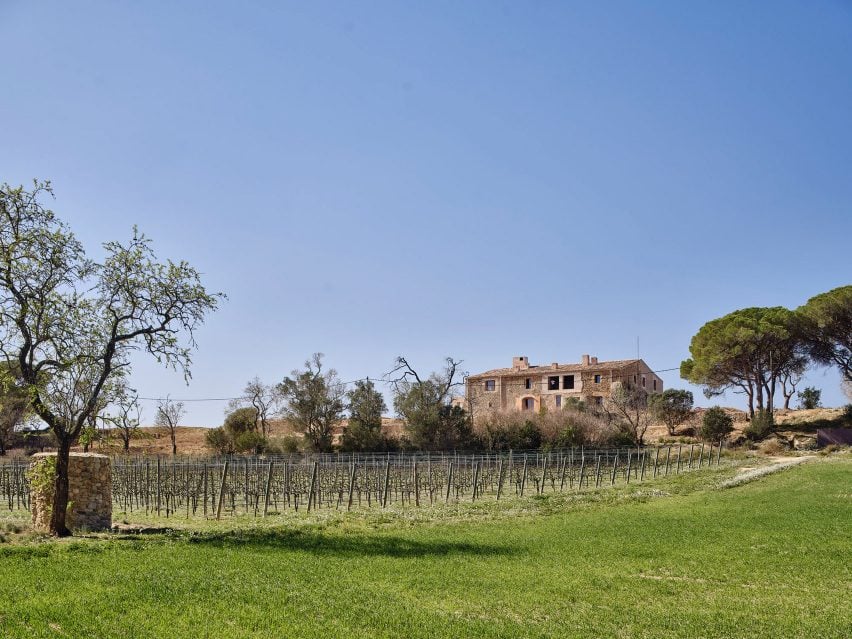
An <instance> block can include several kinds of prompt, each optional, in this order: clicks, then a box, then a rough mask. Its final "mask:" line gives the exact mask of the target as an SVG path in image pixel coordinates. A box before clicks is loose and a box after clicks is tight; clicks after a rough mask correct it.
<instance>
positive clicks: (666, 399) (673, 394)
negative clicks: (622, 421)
mask: <svg viewBox="0 0 852 639" xmlns="http://www.w3.org/2000/svg"><path fill="white" fill-rule="evenodd" d="M692 405H693V397H692V393H691V392H690V391H688V390H679V389H674V388H669V389H666V390H664V391H663V392H662V393H656V394H653V395H651V396H650V397H649V398H648V406H649V408H650V409H651V414H652V415H653V416H654V418H655V419H657V420H659V421H661V422H663V423H664V424H665V425H666V428H667V429H668V431H669V435H674V434H675V430H676V429H677V427H678V426H680V425H681V424H683V423H684V422H685V421H686V420H687V419H689V418H690V416H691V415H692Z"/></svg>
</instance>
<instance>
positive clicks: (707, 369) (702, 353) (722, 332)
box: [680, 306, 804, 410]
mask: <svg viewBox="0 0 852 639" xmlns="http://www.w3.org/2000/svg"><path fill="white" fill-rule="evenodd" d="M801 326H802V322H801V319H800V317H799V315H798V314H796V313H794V312H793V311H791V310H789V309H786V308H783V307H781V306H776V307H772V308H746V309H742V310H739V311H734V312H733V313H729V314H728V315H725V316H724V317H721V318H719V319H715V320H712V321H710V322H707V323H706V324H705V325H704V326H702V327H701V329H699V331H698V333H696V334H695V336H694V337H693V338H692V341H691V342H690V345H689V352H690V354H691V357H690V358H689V359H687V360H684V361H683V362H682V363H681V366H680V375H681V377H682V378H683V379H686V380H687V381H689V382H692V383H693V384H698V385H699V386H704V387H705V393H706V394H707V395H708V396H713V395H718V394H721V393H722V392H724V391H725V390H728V389H734V390H737V391H739V392H744V393H746V394H747V395H748V396H749V402H750V406H751V405H752V401H753V400H752V398H756V399H757V408H758V410H762V409H763V408H769V406H768V405H767V404H766V403H765V402H764V397H763V395H762V389H763V387H764V386H766V387H769V386H772V385H773V382H775V381H777V380H778V379H779V378H780V377H781V376H782V375H784V374H786V373H787V372H788V371H789V370H791V369H793V368H797V367H798V366H799V365H800V363H801V356H802V350H803V348H804V345H803V337H802V327H801ZM767 399H768V398H767Z"/></svg>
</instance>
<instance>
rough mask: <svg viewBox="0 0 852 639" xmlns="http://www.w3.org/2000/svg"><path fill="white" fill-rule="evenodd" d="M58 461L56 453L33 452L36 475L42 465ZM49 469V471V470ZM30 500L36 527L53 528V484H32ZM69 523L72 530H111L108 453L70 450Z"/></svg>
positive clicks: (47, 466)
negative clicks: (51, 516) (72, 451)
mask: <svg viewBox="0 0 852 639" xmlns="http://www.w3.org/2000/svg"><path fill="white" fill-rule="evenodd" d="M55 464H56V453H37V454H35V455H33V457H32V462H31V464H30V468H31V469H32V471H34V472H35V474H36V475H38V474H40V472H41V471H40V470H39V468H40V467H41V468H49V467H50V466H53V467H54V468H55V467H56V466H55ZM48 472H49V471H48ZM30 490H31V495H30V504H31V510H32V516H33V527H34V528H35V529H36V530H48V529H49V528H50V513H51V506H52V504H53V484H52V483H50V482H47V483H45V485H44V486H37V485H33V483H32V482H31V484H30ZM66 523H67V525H68V528H70V529H71V530H87V531H96V530H109V529H110V528H111V527H112V475H111V474H110V466H109V457H107V456H106V455H97V454H95V453H71V458H70V459H69V460H68V513H67V515H66Z"/></svg>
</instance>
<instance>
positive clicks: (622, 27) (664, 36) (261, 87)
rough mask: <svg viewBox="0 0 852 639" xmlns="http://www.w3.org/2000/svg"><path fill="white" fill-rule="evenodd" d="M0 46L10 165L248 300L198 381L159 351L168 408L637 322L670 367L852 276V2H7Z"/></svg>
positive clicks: (619, 334) (194, 417) (204, 414)
mask: <svg viewBox="0 0 852 639" xmlns="http://www.w3.org/2000/svg"><path fill="white" fill-rule="evenodd" d="M0 36H2V40H3V43H4V64H3V79H4V90H3V92H2V97H0V118H2V119H1V120H0V121H2V123H3V137H2V153H0V181H5V182H9V183H13V184H19V183H26V182H29V181H30V180H31V179H32V178H34V177H39V178H49V179H51V180H52V181H53V183H54V187H55V190H56V196H57V199H56V202H55V203H54V208H55V210H57V212H59V213H60V214H61V215H62V216H63V217H65V218H66V219H67V220H68V221H70V223H71V224H72V227H73V228H74V230H75V232H76V233H77V234H78V235H79V236H80V237H81V239H82V240H83V241H84V242H85V243H86V245H87V246H88V247H90V249H91V251H92V252H93V253H94V254H96V253H97V251H98V247H99V245H100V243H101V242H103V241H106V240H110V239H117V238H126V237H128V235H129V233H130V230H131V227H132V225H133V224H138V225H139V226H140V228H141V229H142V230H143V231H144V232H145V233H146V234H148V235H149V236H150V237H152V238H153V239H154V241H155V246H156V247H157V249H158V252H159V254H160V255H161V256H162V257H171V258H175V259H180V258H185V259H187V260H188V261H190V262H191V263H192V264H194V265H196V266H197V267H198V268H200V269H201V270H202V271H203V272H204V273H205V279H206V282H207V284H208V285H209V287H210V288H211V289H214V290H221V291H225V292H226V293H227V294H228V295H229V297H230V299H229V301H228V302H227V303H225V304H224V305H223V307H222V309H221V311H220V312H218V313H217V314H215V315H214V316H212V317H211V318H210V319H209V321H208V322H207V325H206V326H205V327H204V329H203V330H202V331H201V333H200V334H199V336H198V338H199V343H200V349H199V351H198V352H197V354H196V356H195V365H194V369H193V373H194V378H193V381H192V383H191V385H190V386H189V387H188V388H187V387H186V386H184V385H183V381H182V378H181V377H179V376H177V375H172V374H170V373H166V372H163V371H162V370H160V369H158V368H157V367H156V365H154V364H152V363H151V362H147V361H140V362H139V363H138V365H137V366H136V368H135V374H134V378H133V381H134V383H135V385H136V387H137V388H138V389H139V391H140V393H142V394H143V395H145V396H152V397H154V396H162V395H165V394H167V393H170V394H171V395H172V396H173V397H178V398H206V397H229V396H233V395H237V394H239V392H240V390H241V388H242V387H243V385H244V383H245V382H246V381H247V380H248V379H249V378H251V377H253V376H254V375H259V376H260V377H261V378H263V379H264V380H266V381H269V382H272V381H278V380H280V379H281V378H282V377H283V376H284V375H286V374H287V373H288V372H289V371H290V370H291V369H293V368H294V367H297V366H300V365H301V364H302V362H303V361H304V360H305V359H306V358H307V357H308V356H309V355H310V354H311V353H312V352H314V351H322V352H324V353H325V354H326V359H327V362H328V364H329V365H331V366H333V367H335V368H337V370H338V371H339V372H340V375H341V377H342V378H343V379H345V380H348V379H356V378H360V377H364V376H367V375H369V376H373V377H376V376H380V375H382V374H383V373H384V372H386V371H387V370H389V368H390V367H391V365H392V362H393V359H394V357H395V356H396V355H398V354H404V355H405V356H406V357H408V358H409V359H410V361H412V362H413V363H415V365H416V366H417V367H418V368H420V369H422V370H424V371H428V370H431V369H435V368H437V367H439V366H440V364H441V362H442V359H443V358H444V357H445V356H448V355H450V356H453V357H456V358H460V359H463V360H464V368H465V369H467V370H469V371H470V372H479V371H481V370H484V369H488V368H494V367H498V366H506V365H509V363H510V361H511V357H512V356H513V355H528V356H529V357H530V358H531V360H532V361H533V362H534V363H549V362H552V361H560V362H570V361H577V360H579V357H580V355H581V354H583V353H590V354H592V355H597V356H598V357H600V358H601V359H619V358H627V357H632V356H634V355H635V353H636V341H637V336H638V338H639V347H640V353H641V356H642V357H643V358H644V359H645V360H646V361H647V362H648V363H649V364H650V365H651V366H652V367H653V368H657V369H668V368H673V367H677V366H678V365H679V363H680V361H681V360H682V359H683V358H684V357H686V356H687V355H688V346H689V340H690V338H691V336H692V335H693V334H694V333H695V332H696V331H697V330H698V328H699V327H700V326H701V325H702V324H703V323H704V322H705V321H708V320H710V319H713V318H715V317H718V316H721V315H723V314H725V313H728V312H730V311H732V310H735V309H737V308H741V307H746V306H771V305H784V306H789V307H795V306H798V305H799V304H801V303H803V302H804V301H806V300H807V298H808V297H810V296H812V295H814V294H817V293H820V292H823V291H826V290H829V289H831V288H834V287H836V286H840V285H844V284H849V283H850V281H852V260H850V251H849V238H850V233H852V214H850V207H852V125H850V114H852V82H850V78H852V5H850V4H849V3H846V2H829V1H826V2H819V3H814V2H772V3H768V2H705V3H694V2H693V3H681V2H634V3H626V2H625V3H620V2H607V3H600V2H585V3H569V2H561V3H557V2H535V3H533V2H516V3H500V2H487V3H486V2H481V3H475V2H468V3H458V2H429V3H419V4H414V3H403V2H389V3H381V2H374V3H339V4H337V3H321V2H311V3H301V4H290V3H277V2H276V3H212V2H203V3H202V2H199V3H194V4H193V3H165V2H164V3H157V2H145V3H135V4H134V3H118V2H104V3H94V2H82V3H63V2H55V3H51V2H42V3H27V2H8V1H5V2H0ZM662 377H663V379H664V380H665V382H666V384H667V386H669V387H672V386H674V387H684V384H683V383H682V382H681V381H680V380H679V379H678V374H677V371H671V372H665V373H663V374H662ZM808 381H809V382H810V383H812V384H814V385H816V386H818V387H820V388H822V389H823V394H824V402H825V403H826V404H828V405H839V404H841V403H842V401H843V400H842V396H841V393H840V391H839V376H838V375H837V373H836V372H834V371H831V370H828V371H827V370H825V369H818V370H816V371H813V372H812V373H811V374H810V377H809V380H808ZM693 390H696V391H697V389H693ZM696 399H697V400H698V403H701V404H707V401H706V400H704V398H703V397H701V395H700V392H696ZM723 403H727V404H729V405H740V406H741V405H742V399H741V398H740V397H739V396H730V397H728V398H725V399H724V400H723ZM188 408H189V415H188V417H187V423H191V424H204V425H216V424H219V423H221V420H222V411H223V408H224V403H223V402H195V403H191V404H188ZM152 415H153V409H152V407H150V406H148V408H147V416H148V417H149V418H150V417H151V416H152Z"/></svg>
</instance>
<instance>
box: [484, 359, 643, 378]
mask: <svg viewBox="0 0 852 639" xmlns="http://www.w3.org/2000/svg"><path fill="white" fill-rule="evenodd" d="M638 362H642V360H639V359H614V360H610V361H608V362H598V363H597V364H558V365H557V366H556V367H554V366H553V365H552V364H548V365H547V366H533V365H530V367H529V368H527V369H525V370H518V369H517V368H494V369H492V370H490V371H485V372H484V373H477V374H476V375H470V376H468V379H482V378H485V377H510V376H511V377H526V376H529V375H547V374H550V373H580V372H583V371H588V372H591V371H596V370H616V369H624V368H627V367H629V366H634V365H636V364H637V363H638ZM643 363H644V362H643Z"/></svg>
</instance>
